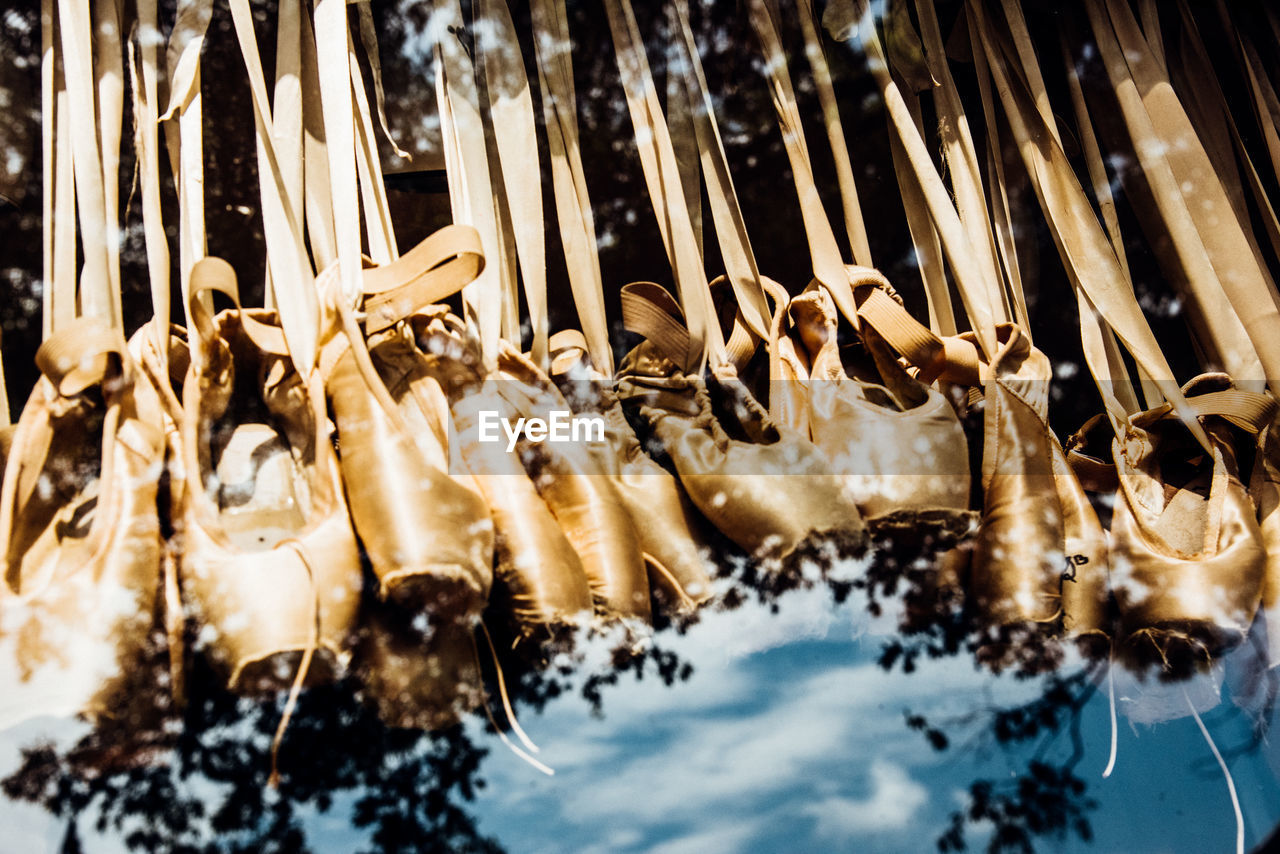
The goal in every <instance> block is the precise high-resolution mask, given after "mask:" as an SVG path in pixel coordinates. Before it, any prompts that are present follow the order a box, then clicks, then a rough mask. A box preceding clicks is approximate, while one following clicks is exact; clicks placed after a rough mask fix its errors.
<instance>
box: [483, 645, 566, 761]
mask: <svg viewBox="0 0 1280 854" xmlns="http://www.w3.org/2000/svg"><path fill="white" fill-rule="evenodd" d="M480 629H481V631H483V632H484V639H485V643H486V644H487V646H488V647H489V654H490V655H491V656H492V657H493V669H494V670H495V671H497V674H498V694H499V695H500V696H501V698H502V708H503V711H504V712H506V715H507V722H508V723H509V724H510V725H511V731H512V732H514V733H515V734H516V736H517V737H518V738H519V739H520V740H521V741H522V742H524V744H525V746H526V747H528V748H529V750H531V751H532V752H534V753H537V752H539V751H538V746H537V745H536V744H534V743H533V741H532V740H531V739H530V738H529V736H528V735H527V734H525V731H524V730H523V729H521V727H520V723H519V721H517V720H516V715H515V711H514V710H513V709H512V708H511V700H510V698H509V697H508V696H507V683H506V680H505V679H503V677H502V665H501V664H499V663H498V653H497V650H495V649H494V647H493V638H492V637H490V636H489V629H488V627H487V626H485V624H484V622H483V621H481V623H480ZM472 650H473V651H474V652H475V655H476V665H477V666H479V664H480V650H479V648H478V647H476V644H475V638H474V636H473V637H472ZM482 690H483V689H482ZM483 706H484V714H485V717H487V718H488V719H489V723H490V724H491V725H492V726H493V729H494V731H495V732H496V733H497V734H498V738H500V739H502V743H503V744H505V745H506V746H507V748H508V749H509V750H510V751H511V752H512V753H514V754H515V755H516V756H519V757H520V758H521V759H523V760H524V761H525V762H528V763H529V764H530V765H532V766H533V767H534V768H536V769H538V770H539V771H541V772H542V773H543V774H546V775H547V776H548V777H552V776H554V775H555V773H556V772H555V769H553V768H550V767H548V766H547V765H545V764H543V763H542V762H539V761H538V760H537V759H535V758H533V757H532V756H530V755H529V754H528V753H526V752H525V751H523V750H521V749H520V748H519V747H517V746H516V745H514V744H512V743H511V739H509V738H507V734H506V733H505V732H503V731H502V728H501V727H500V726H498V722H497V721H496V720H494V718H493V712H492V711H490V710H489V702H488V699H487V698H486V699H485V702H484V703H483Z"/></svg>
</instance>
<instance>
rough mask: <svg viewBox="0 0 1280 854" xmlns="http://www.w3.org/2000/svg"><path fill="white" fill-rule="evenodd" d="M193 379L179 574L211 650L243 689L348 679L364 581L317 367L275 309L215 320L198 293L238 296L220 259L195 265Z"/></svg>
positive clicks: (186, 411)
mask: <svg viewBox="0 0 1280 854" xmlns="http://www.w3.org/2000/svg"><path fill="white" fill-rule="evenodd" d="M191 280H192V284H191V287H192V296H191V300H190V302H191V314H192V321H193V329H192V330H191V338H192V340H191V357H192V358H191V368H190V370H189V372H188V375H187V378H186V381H185V383H184V384H183V412H182V427H181V443H182V448H181V451H182V462H183V468H184V470H185V473H186V478H187V490H186V500H185V502H184V507H183V518H182V532H181V551H180V561H179V572H180V578H181V583H182V591H183V597H184V600H185V602H186V603H187V605H188V609H189V611H190V613H191V614H192V616H194V617H195V619H196V620H197V622H198V623H199V624H200V625H201V635H200V642H201V645H202V647H203V649H204V650H205V652H206V654H207V655H208V656H209V657H210V659H211V660H212V661H213V663H214V664H215V665H216V666H218V667H219V668H221V669H222V670H223V671H224V672H225V674H226V675H227V679H228V684H229V685H230V687H231V688H232V689H233V690H237V691H243V692H257V691H265V690H273V689H275V688H279V687H283V686H284V685H287V684H289V683H290V682H291V681H293V680H294V678H295V676H296V675H297V673H299V672H301V671H300V665H299V661H301V662H309V667H307V668H306V672H305V673H304V674H302V675H304V676H305V677H306V678H307V680H309V681H311V682H316V681H320V680H323V679H326V678H330V677H332V676H334V675H337V674H339V673H341V672H342V671H343V669H344V668H345V665H346V662H347V660H348V658H349V652H350V642H351V635H352V631H353V629H354V627H355V621H356V615H357V610H358V607H359V601H360V589H361V585H362V577H361V571H360V556H359V551H358V548H357V545H356V539H355V534H354V532H353V531H352V529H351V521H350V519H349V517H348V513H347V505H346V501H345V499H344V496H343V490H342V483H341V480H340V479H339V471H338V461H337V459H336V457H335V455H334V451H333V445H332V444H331V442H330V439H329V428H328V419H327V416H326V413H325V409H324V389H323V386H322V385H321V381H320V377H319V373H318V372H316V373H313V374H312V375H311V376H309V377H305V378H304V377H301V376H299V375H298V373H297V371H296V370H295V369H294V366H293V362H292V360H291V359H290V358H289V354H288V350H287V348H286V346H285V340H284V335H283V332H282V330H281V328H280V326H279V324H278V318H277V316H276V314H275V313H274V312H271V311H266V310H260V309H241V308H239V307H236V308H234V309H228V310H226V311H222V312H220V313H219V314H218V315H217V316H211V315H210V313H209V311H208V309H206V308H205V307H204V305H203V304H202V301H201V299H200V298H199V297H200V294H201V293H202V292H205V291H221V292H224V293H227V294H228V295H229V296H232V298H233V299H234V294H235V274H234V273H233V272H232V271H231V268H230V266H229V265H227V264H226V262H224V261H221V260H220V259H216V258H207V259H204V260H202V261H200V262H199V263H198V264H197V266H196V268H195V269H194V270H193V271H192V277H191Z"/></svg>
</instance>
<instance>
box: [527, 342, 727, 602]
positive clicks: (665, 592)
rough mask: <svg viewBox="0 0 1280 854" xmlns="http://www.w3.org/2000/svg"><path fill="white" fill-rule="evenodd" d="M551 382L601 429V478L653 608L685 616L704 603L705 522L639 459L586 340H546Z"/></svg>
mask: <svg viewBox="0 0 1280 854" xmlns="http://www.w3.org/2000/svg"><path fill="white" fill-rule="evenodd" d="M550 344H551V351H552V354H553V356H554V361H553V362H552V374H553V376H554V377H555V379H556V381H557V383H558V384H559V385H560V387H561V388H562V390H563V389H568V390H567V391H565V395H566V397H567V398H569V399H570V401H571V403H572V404H573V407H574V409H575V411H579V412H584V413H586V412H590V413H594V414H596V415H598V416H600V417H601V418H603V419H604V421H605V431H604V432H605V444H606V445H608V448H609V450H608V451H607V452H605V453H603V454H602V455H601V463H602V466H603V469H604V474H605V476H607V477H608V478H609V479H610V480H611V481H612V482H613V485H614V488H615V489H616V490H617V493H618V497H619V498H620V499H621V500H622V503H623V504H624V505H625V507H626V509H627V513H628V515H629V516H630V518H631V522H632V524H633V525H634V526H635V531H636V535H637V537H638V538H639V544H640V549H641V553H642V556H643V558H644V561H645V565H646V566H647V567H648V570H649V588H650V590H651V591H652V592H653V594H654V598H655V600H656V601H658V602H659V603H661V604H662V606H663V607H665V608H666V609H667V610H668V611H670V612H672V613H674V614H687V613H691V612H692V611H694V610H696V609H697V608H698V606H700V605H702V604H703V603H705V602H706V601H707V600H709V599H710V598H711V593H712V590H711V574H712V571H713V568H712V566H711V561H710V559H709V555H710V545H709V544H708V539H707V538H708V532H707V530H706V524H707V523H706V520H705V519H703V518H702V516H701V514H699V513H698V511H697V508H695V507H694V506H693V503H692V502H691V501H690V500H689V497H688V496H687V495H685V493H684V490H683V489H682V488H681V487H680V482H679V481H678V480H677V479H676V478H675V477H674V476H672V474H671V473H670V472H668V471H667V470H666V469H664V468H663V467H662V466H660V465H658V464H657V463H656V462H654V461H653V459H652V458H651V457H650V456H649V455H648V454H646V453H645V452H644V449H643V448H642V447H641V445H640V440H639V439H638V438H636V434H635V431H634V430H632V429H631V425H630V423H628V421H627V417H626V415H625V414H624V413H623V411H622V404H621V402H620V401H619V400H618V397H617V395H616V394H615V393H614V391H613V389H612V387H611V386H612V383H611V382H610V381H609V379H608V378H607V377H605V376H604V375H602V374H600V373H599V372H598V371H596V370H595V369H594V368H592V366H591V365H590V362H589V360H588V357H587V347H586V339H585V338H583V337H582V333H580V332H578V331H577V330H565V331H564V332H558V333H556V334H555V335H553V336H551V342H550Z"/></svg>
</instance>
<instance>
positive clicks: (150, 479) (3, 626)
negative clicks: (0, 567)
mask: <svg viewBox="0 0 1280 854" xmlns="http://www.w3.org/2000/svg"><path fill="white" fill-rule="evenodd" d="M36 365H37V366H38V367H39V369H40V371H41V377H40V379H39V381H38V382H37V383H36V386H35V388H34V389H33V391H32V393H31V397H30V398H29V399H28V401H27V405H26V406H25V407H24V408H23V411H22V416H21V418H20V420H19V422H18V426H17V429H16V431H15V432H14V435H13V442H12V446H11V450H10V454H9V459H8V464H7V466H6V468H5V473H4V480H3V489H2V491H0V543H3V548H4V552H3V555H4V579H3V584H0V683H3V684H4V685H5V686H6V688H5V692H4V695H3V699H2V700H0V728H3V727H5V726H8V725H10V724H12V723H15V722H17V721H20V720H23V719H25V718H28V717H31V716H33V715H40V714H53V715H70V714H77V713H80V714H83V715H85V716H86V717H88V718H89V719H90V720H93V721H101V720H105V719H114V720H117V721H120V722H122V723H126V724H129V725H137V726H142V725H143V720H138V719H137V718H138V716H139V715H141V716H142V717H143V719H146V718H148V717H149V715H150V713H151V712H152V711H153V710H154V707H155V703H154V697H153V696H152V695H151V691H152V690H153V689H154V686H147V687H143V686H140V685H139V684H138V680H139V679H140V678H141V679H143V680H144V681H145V680H146V678H147V676H148V674H149V673H150V668H149V667H148V666H147V659H148V656H149V655H150V654H151V653H152V652H154V650H155V645H154V644H153V638H152V632H153V630H154V628H155V627H156V624H157V591H158V590H159V587H160V559H161V537H160V521H159V516H158V514H157V509H156V491H157V484H158V482H159V480H160V475H161V471H162V470H163V464H164V435H163V432H162V429H161V426H160V414H159V412H158V411H155V410H154V409H152V408H150V407H149V406H147V404H146V402H145V400H141V399H140V396H139V395H136V394H135V389H136V385H135V383H137V382H138V376H137V373H136V368H135V365H134V364H133V360H132V359H131V358H130V357H129V355H128V353H127V352H126V350H125V344H124V340H123V338H122V337H121V335H120V333H119V332H118V331H117V330H114V329H111V328H109V327H107V326H106V325H104V324H102V323H101V322H100V321H96V320H92V319H87V318H86V319H81V320H77V321H74V322H72V323H70V324H68V325H67V326H66V328H64V329H61V330H59V331H58V332H57V333H56V334H54V335H53V336H51V337H50V338H49V339H48V340H46V341H45V342H44V344H42V345H41V347H40V349H39V350H38V351H37V353H36ZM143 382H145V380H143Z"/></svg>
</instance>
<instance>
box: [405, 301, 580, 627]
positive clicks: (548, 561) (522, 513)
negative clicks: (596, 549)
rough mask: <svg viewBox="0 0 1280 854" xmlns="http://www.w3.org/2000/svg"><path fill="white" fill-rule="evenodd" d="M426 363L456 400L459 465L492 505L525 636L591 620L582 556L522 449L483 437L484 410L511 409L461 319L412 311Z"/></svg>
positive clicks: (510, 596) (500, 572)
mask: <svg viewBox="0 0 1280 854" xmlns="http://www.w3.org/2000/svg"><path fill="white" fill-rule="evenodd" d="M410 325H411V328H412V330H413V333H414V335H415V340H416V342H417V347H418V349H419V352H420V353H421V354H422V356H423V365H424V370H425V371H426V373H427V375H429V376H431V377H432V378H433V379H434V380H435V382H436V385H437V387H438V388H439V389H440V391H441V393H442V394H443V395H444V397H445V399H446V400H447V401H448V405H449V416H450V420H451V430H452V434H451V435H453V436H454V437H456V441H452V442H451V443H450V445H449V448H450V456H451V467H452V470H461V471H466V472H468V473H469V474H470V475H471V477H472V479H473V480H474V482H475V484H476V487H477V488H478V490H479V492H480V495H481V496H482V497H483V498H484V500H485V503H486V504H487V505H488V507H489V513H490V515H491V517H492V519H493V524H494V534H495V543H494V545H495V576H496V579H495V580H496V581H497V582H498V585H497V586H498V587H499V588H500V590H496V591H495V594H500V596H501V598H502V600H503V604H504V607H505V609H506V611H507V612H508V613H509V614H510V617H511V619H512V620H513V622H514V623H515V627H516V630H517V636H518V639H519V640H522V641H533V642H544V641H548V640H551V639H554V638H558V637H560V636H562V635H564V634H565V633H566V632H567V631H571V630H572V629H573V627H575V626H580V625H584V624H585V623H586V622H588V621H589V620H590V616H591V611H592V599H591V588H590V587H589V586H588V583H587V575H586V571H585V570H584V569H583V566H582V561H581V559H580V558H579V557H578V554H577V552H575V551H574V548H573V546H572V545H571V544H570V542H569V540H568V539H566V537H565V534H564V532H563V531H562V530H561V528H560V525H559V524H558V523H557V520H556V518H555V517H554V516H553V515H552V513H551V511H550V510H549V509H548V507H547V505H546V503H545V502H544V501H543V500H542V498H541V497H540V496H539V494H538V491H537V489H535V488H534V485H533V482H532V481H531V480H530V479H529V476H528V474H526V472H525V468H524V464H523V463H522V462H521V458H520V455H519V453H518V452H515V451H508V450H507V443H506V442H505V441H499V442H480V441H479V435H480V419H481V417H482V413H484V412H504V411H506V412H508V413H510V410H509V408H508V404H506V402H505V401H504V400H503V399H502V397H501V396H500V395H498V393H497V390H496V388H495V383H496V382H497V381H496V380H490V381H488V382H486V381H485V378H484V377H483V375H482V369H481V367H480V360H479V356H478V354H477V353H476V352H475V350H474V348H472V347H470V346H469V345H468V343H467V342H466V340H465V333H464V331H463V328H462V323H461V321H460V320H458V319H457V318H456V317H453V316H452V315H450V314H448V313H447V312H431V313H420V314H417V315H414V316H413V317H411V318H410Z"/></svg>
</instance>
